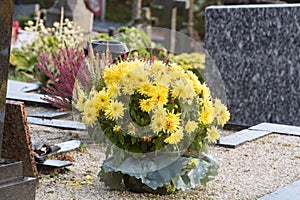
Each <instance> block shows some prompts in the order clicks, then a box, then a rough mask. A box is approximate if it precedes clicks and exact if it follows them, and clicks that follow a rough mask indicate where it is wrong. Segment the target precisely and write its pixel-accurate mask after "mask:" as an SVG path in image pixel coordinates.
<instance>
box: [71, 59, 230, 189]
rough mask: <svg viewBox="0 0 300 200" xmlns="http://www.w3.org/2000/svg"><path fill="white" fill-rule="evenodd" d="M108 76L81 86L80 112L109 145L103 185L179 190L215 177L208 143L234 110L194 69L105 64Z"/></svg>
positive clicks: (160, 63)
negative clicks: (215, 95) (214, 95)
mask: <svg viewBox="0 0 300 200" xmlns="http://www.w3.org/2000/svg"><path fill="white" fill-rule="evenodd" d="M101 77H102V79H101V81H100V82H99V84H98V85H96V86H94V87H92V89H91V91H89V93H84V88H83V87H77V88H78V89H77V94H78V95H77V96H78V97H77V101H76V104H75V107H76V108H77V109H78V110H79V111H80V112H81V116H82V121H83V122H84V123H86V124H87V126H88V127H90V130H91V131H92V137H93V138H94V139H96V140H97V139H100V138H101V139H104V140H105V144H106V145H107V148H106V155H107V159H106V160H105V161H104V163H103V166H102V167H101V172H100V178H101V180H102V181H104V182H105V183H106V184H107V185H110V186H112V187H114V188H118V187H119V186H120V184H121V182H122V180H124V183H125V185H126V186H128V187H130V186H134V187H135V190H136V191H144V190H146V191H151V192H153V191H157V190H158V189H163V190H164V191H175V190H178V189H188V188H193V187H195V185H197V184H199V183H205V182H207V181H209V180H210V179H211V178H212V177H213V176H214V175H216V170H217V168H218V166H217V163H216V162H215V161H214V160H213V159H212V158H210V157H209V156H208V155H207V144H208V143H210V142H215V141H216V140H217V139H218V138H219V133H218V127H221V126H223V125H224V124H225V123H226V122H227V121H228V120H229V112H228V110H227V108H226V106H225V105H223V104H222V103H221V101H220V100H219V99H212V97H211V94H210V90H209V88H208V86H207V85H206V84H205V83H201V82H200V81H199V80H198V77H197V76H196V75H195V74H194V73H193V72H191V71H189V70H185V69H184V68H183V67H182V66H180V65H178V64H176V63H168V62H163V61H159V60H155V59H151V60H145V59H139V58H135V59H131V60H124V61H121V62H118V63H115V64H112V65H110V66H108V67H106V68H105V69H103V72H102V76H101ZM77 86H78V85H77ZM139 186H140V187H139Z"/></svg>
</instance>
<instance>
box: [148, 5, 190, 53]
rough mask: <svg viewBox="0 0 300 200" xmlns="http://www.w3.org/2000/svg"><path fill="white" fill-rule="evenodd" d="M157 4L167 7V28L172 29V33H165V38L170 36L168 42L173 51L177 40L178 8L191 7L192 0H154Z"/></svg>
mask: <svg viewBox="0 0 300 200" xmlns="http://www.w3.org/2000/svg"><path fill="white" fill-rule="evenodd" d="M153 3H154V4H156V5H163V6H164V7H165V9H166V25H167V26H166V28H168V29H171V30H172V32H171V35H165V38H170V39H169V40H168V43H167V44H166V45H167V46H168V47H169V49H170V50H171V52H174V51H175V47H176V41H175V31H176V18H177V9H178V8H181V9H182V8H183V9H185V10H188V9H190V0H169V1H161V0H153Z"/></svg>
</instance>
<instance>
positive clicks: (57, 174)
mask: <svg viewBox="0 0 300 200" xmlns="http://www.w3.org/2000/svg"><path fill="white" fill-rule="evenodd" d="M30 131H31V139H32V141H33V142H35V141H47V142H48V143H50V144H55V143H59V142H63V141H67V140H71V139H79V140H81V141H82V142H83V143H85V144H87V145H86V148H85V149H82V150H77V151H73V152H69V153H68V154H67V155H68V156H71V158H73V159H74V162H73V165H72V166H69V167H67V168H66V169H65V170H60V171H54V172H52V173H50V174H45V173H42V172H40V177H39V182H40V184H39V186H38V188H37V190H36V199H38V200H44V199H56V200H69V199H70V200H71V199H74V200H75V199H76V200H77V199H78V200H79V199H84V200H96V199H97V200H98V199H101V200H102V199H116V200H117V199H118V200H119V199H128V200H129V199H130V200H132V199H162V200H163V199H221V200H225V199H230V200H232V199H257V198H259V197H261V196H264V195H266V194H268V193H271V192H273V191H275V190H276V189H278V188H280V187H283V186H286V185H288V184H290V183H293V182H294V181H297V180H299V179H300V167H299V166H300V150H299V149H300V137H294V136H283V135H277V134H272V135H269V136H266V137H264V138H261V139H259V140H256V141H254V142H250V143H246V144H243V145H241V146H239V147H237V148H235V149H229V148H224V147H220V146H216V145H212V146H210V147H209V152H210V154H211V155H212V156H213V157H214V158H216V160H217V161H218V163H219V165H220V168H219V171H218V172H219V174H218V176H217V177H216V179H215V180H214V181H211V182H210V183H208V185H207V186H201V185H199V186H198V187H196V188H195V189H191V190H187V191H180V192H177V193H175V194H171V195H163V196H159V195H153V194H136V193H131V192H128V191H126V190H125V189H122V190H121V191H111V190H110V189H109V188H108V187H105V185H104V184H103V183H102V182H100V181H99V180H98V178H97V174H98V172H99V168H100V166H101V163H102V162H103V160H104V158H105V155H104V148H103V147H101V146H100V145H96V144H94V143H93V142H92V141H90V139H89V137H88V134H87V133H86V132H85V131H70V130H61V129H55V128H49V127H43V126H38V125H30ZM231 133H232V131H223V132H222V134H223V135H227V134H231Z"/></svg>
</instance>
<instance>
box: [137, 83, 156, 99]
mask: <svg viewBox="0 0 300 200" xmlns="http://www.w3.org/2000/svg"><path fill="white" fill-rule="evenodd" d="M154 90H155V87H154V86H153V85H152V84H151V83H149V82H147V83H144V84H142V86H141V87H140V88H139V89H138V91H139V93H141V94H143V95H147V96H150V95H151V94H152V92H153V91H154Z"/></svg>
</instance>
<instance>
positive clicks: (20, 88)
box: [7, 80, 40, 93]
mask: <svg viewBox="0 0 300 200" xmlns="http://www.w3.org/2000/svg"><path fill="white" fill-rule="evenodd" d="M39 87H40V86H39V84H37V83H26V82H21V81H15V80H8V81H7V90H8V91H13V92H25V93H26V92H32V91H35V90H38V89H39Z"/></svg>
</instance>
